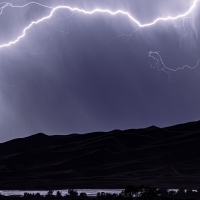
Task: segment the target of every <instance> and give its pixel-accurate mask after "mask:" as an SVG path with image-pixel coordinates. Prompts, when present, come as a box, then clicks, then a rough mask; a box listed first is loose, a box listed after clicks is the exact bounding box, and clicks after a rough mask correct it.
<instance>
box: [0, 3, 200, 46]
mask: <svg viewBox="0 0 200 200" xmlns="http://www.w3.org/2000/svg"><path fill="white" fill-rule="evenodd" d="M199 1H200V0H194V2H193V4H192V5H191V7H190V8H189V9H188V11H187V12H185V13H183V14H180V15H177V16H174V17H173V16H168V17H165V18H157V19H155V20H154V21H152V22H150V23H146V24H141V23H140V22H139V21H138V20H137V19H135V18H134V17H133V16H132V15H131V14H130V13H128V12H126V11H122V10H117V11H115V12H113V11H111V10H102V9H94V10H92V11H87V10H84V9H79V8H76V7H75V8H73V7H70V6H57V7H54V8H53V7H49V6H45V5H42V4H40V3H37V2H29V3H28V4H25V5H22V6H14V5H12V4H11V3H6V2H5V5H3V6H2V7H1V8H0V14H2V12H3V10H4V9H5V8H6V7H13V8H23V7H26V6H28V5H30V4H37V5H39V6H43V7H45V8H50V9H52V10H51V12H50V14H49V15H48V16H45V17H43V18H41V19H39V20H37V21H32V22H31V23H30V24H29V25H28V26H27V27H26V28H24V29H23V31H22V34H21V35H20V36H18V37H17V38H16V39H15V40H13V41H11V42H9V43H5V44H1V45H0V48H4V47H8V46H11V45H13V44H16V43H17V42H19V41H20V40H21V39H22V38H23V37H25V35H26V32H27V30H29V29H30V28H31V27H32V26H33V25H36V24H39V23H41V22H43V21H45V20H47V19H50V18H51V17H52V16H53V14H54V13H55V12H56V11H57V10H60V9H67V10H71V11H76V12H80V13H83V14H88V15H92V14H95V13H105V14H110V15H118V14H121V15H124V16H126V17H128V18H129V19H130V20H131V21H133V22H134V23H135V24H137V25H138V27H140V28H144V27H148V26H153V25H155V24H156V23H157V22H159V21H169V20H177V19H180V18H184V17H186V16H187V15H189V14H190V13H191V12H192V11H193V10H194V9H195V7H196V5H197V3H198V2H199ZM1 4H4V3H1Z"/></svg>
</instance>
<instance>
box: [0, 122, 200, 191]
mask: <svg viewBox="0 0 200 200" xmlns="http://www.w3.org/2000/svg"><path fill="white" fill-rule="evenodd" d="M199 144H200V122H192V123H188V124H182V125H177V126H172V127H167V128H158V127H149V128H146V129H131V130H125V131H121V130H114V131H111V132H96V133H89V134H83V135H80V134H72V135H66V136H47V135H45V134H42V133H40V134H36V135H33V136H30V137H26V138H22V139H15V140H12V141H9V142H5V143H1V144H0V190H6V189H8V190H12V189H13V190H49V189H55V190H59V189H65V188H79V189H87V188H88V189H92V188H99V189H105V188H107V189H112V188H113V189H117V188H125V186H126V185H149V186H151V187H157V188H161V187H162V188H175V189H176V188H190V189H198V188H199V187H200V145H199Z"/></svg>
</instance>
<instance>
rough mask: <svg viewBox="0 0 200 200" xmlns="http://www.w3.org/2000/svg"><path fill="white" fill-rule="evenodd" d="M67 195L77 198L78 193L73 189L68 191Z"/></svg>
mask: <svg viewBox="0 0 200 200" xmlns="http://www.w3.org/2000/svg"><path fill="white" fill-rule="evenodd" d="M68 194H69V195H70V196H71V197H77V196H78V192H77V191H76V190H74V189H69V190H68Z"/></svg>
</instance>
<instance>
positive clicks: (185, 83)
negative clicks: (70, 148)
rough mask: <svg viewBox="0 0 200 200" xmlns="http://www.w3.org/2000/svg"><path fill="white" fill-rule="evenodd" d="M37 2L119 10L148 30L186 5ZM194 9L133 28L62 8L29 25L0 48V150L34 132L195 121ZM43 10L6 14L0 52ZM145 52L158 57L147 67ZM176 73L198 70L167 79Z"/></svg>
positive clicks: (199, 86) (121, 20)
mask: <svg viewBox="0 0 200 200" xmlns="http://www.w3.org/2000/svg"><path fill="white" fill-rule="evenodd" d="M9 2H10V3H13V5H24V4H26V3H27V2H30V1H26V0H24V1H18V0H14V1H9ZM37 2H42V3H44V1H37ZM45 3H46V5H48V6H58V5H69V6H72V7H78V8H82V9H86V10H92V9H94V8H102V9H110V10H112V11H115V10H118V9H121V10H124V11H127V12H129V13H130V14H131V15H133V16H134V17H135V18H136V19H138V20H139V21H140V22H141V23H148V22H151V21H152V20H154V19H156V18H157V17H166V16H168V15H172V16H176V15H179V14H181V13H184V12H186V11H187V10H188V8H189V7H190V6H191V5H192V3H193V0H184V1H183V0H176V1H174V0H168V1H166V0H151V1H149V0H135V1H132V0H121V1H119V0H118V1H117V0H85V1H84V0H73V1H72V0H68V1H64V0H62V1H61V0H59V1H55V0H48V1H45ZM2 5H3V4H1V6H2ZM199 9H200V3H198V4H197V7H196V8H195V10H194V11H193V12H192V13H191V14H190V15H188V16H187V18H184V19H179V20H176V21H168V22H159V23H157V24H156V25H154V26H151V27H147V28H140V29H138V26H137V25H136V24H135V23H133V22H132V21H131V20H130V19H128V18H127V17H125V16H122V15H117V16H111V15H108V14H101V13H97V14H94V15H84V14H81V13H77V12H71V11H69V10H64V9H62V10H59V11H57V12H56V13H55V14H54V16H53V17H52V18H51V19H49V20H46V21H44V22H42V23H40V24H38V25H35V26H33V27H32V28H31V29H30V30H29V31H27V35H26V37H24V38H23V39H22V40H21V41H20V42H18V43H17V44H15V45H12V46H10V47H7V48H2V49H0V127H1V132H0V142H4V141H6V140H10V139H13V138H17V137H24V136H28V135H32V134H35V133H37V132H43V133H45V134H49V135H51V134H53V135H55V134H70V133H75V132H76V133H86V132H92V131H109V130H112V129H129V128H140V127H147V126H151V125H156V126H160V127H163V126H169V125H173V124H177V123H184V122H188V121H194V120H199V119H200V106H199V102H200V74H199V73H200V66H196V64H197V62H198V60H199V59H200V55H199V52H200V49H199V43H200V38H199V30H200V25H199V23H198V22H199V18H200V14H199ZM50 11H51V10H50V9H48V8H43V7H41V6H38V5H33V4H32V5H31V6H26V7H24V8H11V7H8V8H5V9H4V10H3V13H2V14H1V15H0V25H1V29H0V45H1V44H3V43H7V42H9V41H12V40H14V39H15V38H16V37H17V36H19V35H20V34H21V33H22V30H23V29H24V28H25V27H26V26H27V25H29V24H30V23H31V21H34V20H38V19H39V18H41V17H44V16H46V15H48V14H49V13H50ZM151 51H153V52H157V53H153V54H151V55H152V56H154V58H155V59H153V58H152V57H149V52H151ZM156 61H157V62H156ZM162 62H163V63H162ZM163 64H164V65H165V67H166V68H164V65H163ZM184 65H189V66H190V67H194V66H196V68H195V69H188V68H185V69H183V70H177V71H176V72H173V71H172V70H176V69H177V68H181V67H183V66H184ZM167 68H169V69H172V70H168V69H167Z"/></svg>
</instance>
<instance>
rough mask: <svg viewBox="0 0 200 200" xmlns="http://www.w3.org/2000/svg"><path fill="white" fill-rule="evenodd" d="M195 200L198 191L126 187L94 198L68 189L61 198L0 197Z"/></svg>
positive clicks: (44, 199) (50, 198)
mask: <svg viewBox="0 0 200 200" xmlns="http://www.w3.org/2000/svg"><path fill="white" fill-rule="evenodd" d="M23 199H24V200H25V199H28V200H38V199H39V200H58V199H60V200H170V199H171V200H175V199H176V200H178V199H179V200H181V199H182V200H183V199H185V200H186V199H188V200H197V199H200V190H197V191H196V192H193V191H192V190H187V191H185V190H182V189H180V190H178V192H172V191H171V192H169V191H168V190H166V189H156V188H150V187H147V186H139V187H134V186H131V185H129V186H127V187H126V188H125V190H122V192H121V193H120V194H109V193H104V192H101V193H97V194H96V196H95V197H88V196H87V194H86V193H80V194H78V192H77V191H76V190H73V189H69V190H68V194H67V195H65V196H62V193H61V192H59V191H57V192H56V194H55V195H54V193H53V191H52V190H50V191H49V192H47V194H46V195H45V196H42V195H40V193H37V194H31V193H24V195H23V196H3V195H0V200H23Z"/></svg>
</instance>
